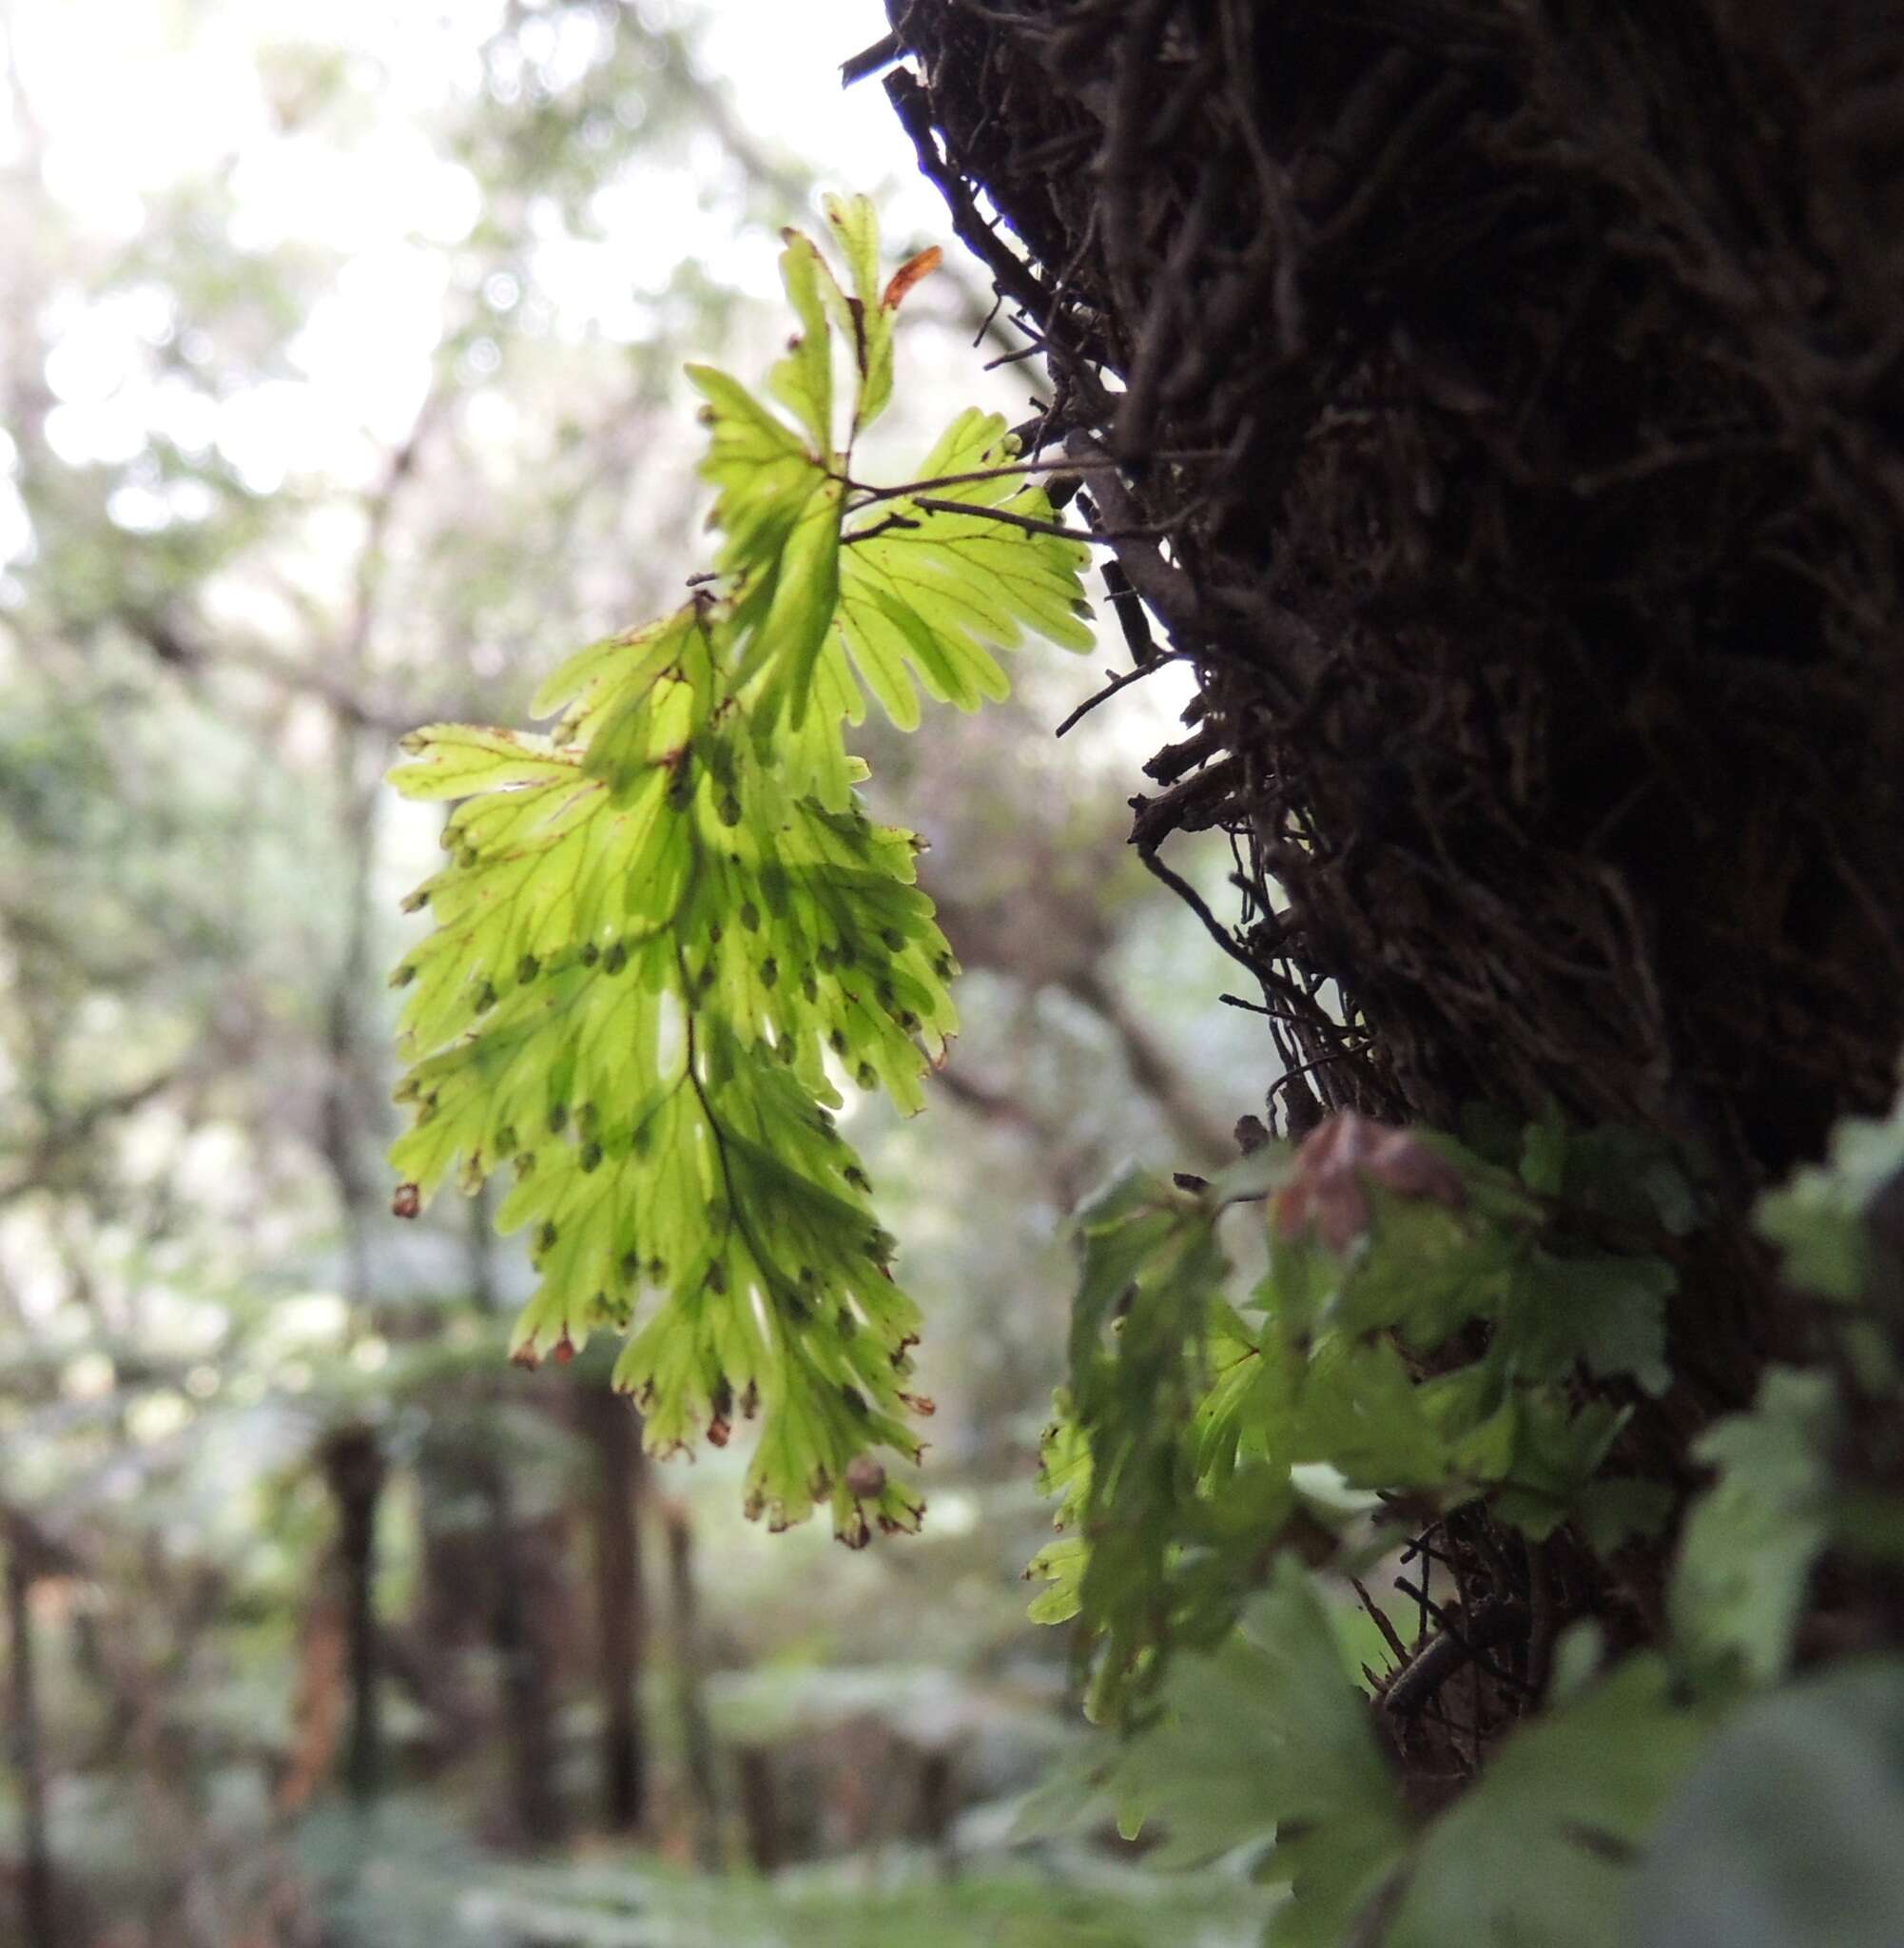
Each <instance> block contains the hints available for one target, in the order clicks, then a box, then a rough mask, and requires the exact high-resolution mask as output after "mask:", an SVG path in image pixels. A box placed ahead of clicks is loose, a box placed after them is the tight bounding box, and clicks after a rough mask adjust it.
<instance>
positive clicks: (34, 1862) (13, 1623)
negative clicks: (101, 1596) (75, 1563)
mask: <svg viewBox="0 0 1904 1948" xmlns="http://www.w3.org/2000/svg"><path fill="white" fill-rule="evenodd" d="M0 1540H4V1541H5V1543H6V1546H7V1643H8V1664H7V1670H8V1681H7V1719H8V1740H7V1744H8V1756H9V1758H10V1760H11V1761H12V1764H13V1773H14V1777H15V1779H16V1780H17V1782H18V1784H19V1793H20V1927H21V1936H20V1939H21V1943H22V1948H59V1937H58V1930H57V1924H56V1921H55V1918H54V1914H53V1862H52V1855H51V1853H50V1851H49V1847H48V1844H47V1780H46V1757H45V1753H44V1751H43V1749H42V1745H41V1734H40V1700H39V1693H38V1688H37V1685H36V1683H35V1676H34V1670H33V1620H32V1616H31V1613H30V1607H29V1597H30V1595H31V1593H32V1587H33V1568H32V1563H31V1561H30V1559H29V1558H30V1552H31V1541H30V1538H29V1536H28V1535H27V1533H26V1531H25V1529H24V1528H23V1526H22V1525H21V1524H20V1523H18V1522H16V1521H11V1520H10V1521H9V1522H8V1523H7V1525H6V1532H5V1535H4V1537H0Z"/></svg>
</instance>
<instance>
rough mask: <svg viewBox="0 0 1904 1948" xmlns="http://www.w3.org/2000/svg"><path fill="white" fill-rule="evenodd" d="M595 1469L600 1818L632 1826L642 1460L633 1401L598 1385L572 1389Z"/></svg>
mask: <svg viewBox="0 0 1904 1948" xmlns="http://www.w3.org/2000/svg"><path fill="white" fill-rule="evenodd" d="M576 1397H577V1400H578V1403H579V1406H580V1410H581V1416H582V1424H583V1428H584V1431H585V1432H586V1433H587V1435H588V1438H589V1443H590V1446H591V1448H592V1449H593V1457H594V1466H595V1616H596V1644H597V1654H598V1657H599V1660H600V1666H599V1669H600V1688H601V1700H602V1781H601V1784H602V1819H603V1821H604V1823H605V1824H606V1825H607V1826H608V1828H609V1830H610V1831H611V1832H612V1833H634V1832H637V1831H639V1829H640V1827H641V1823H642V1820H643V1818H644V1816H645V1814H646V1812H647V1805H648V1739H647V1729H646V1727H645V1725H644V1724H643V1722H642V1712H641V1674H642V1670H643V1668H644V1666H646V1664H647V1649H648V1601H647V1593H646V1591H645V1589H644V1588H643V1586H642V1576H641V1504H642V1500H643V1488H644V1484H645V1479H646V1473H647V1467H646V1461H645V1458H644V1456H643V1454H642V1451H641V1438H640V1432H641V1423H640V1418H639V1416H638V1415H637V1413H636V1412H635V1409H634V1407H633V1405H632V1404H631V1402H630V1401H628V1400H627V1399H625V1398H624V1397H623V1396H622V1395H621V1394H619V1393H614V1392H612V1390H611V1389H609V1388H607V1387H603V1386H587V1385H584V1386H582V1387H580V1388H578V1389H577V1394H576Z"/></svg>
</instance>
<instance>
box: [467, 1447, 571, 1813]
mask: <svg viewBox="0 0 1904 1948" xmlns="http://www.w3.org/2000/svg"><path fill="white" fill-rule="evenodd" d="M485 1489H486V1493H487V1496H488V1500H489V1508H490V1549H489V1563H490V1568H491V1572H492V1575H493V1579H494V1580H493V1582H492V1584H491V1589H492V1594H493V1607H492V1610H491V1618H490V1642H491V1643H492V1645H493V1646H495V1653H496V1659H497V1662H498V1663H499V1665H500V1666H501V1670H502V1711H503V1721H504V1724H505V1725H506V1727H507V1732H508V1744H509V1755H510V1757H509V1777H510V1810H511V1814H512V1817H513V1821H514V1823H515V1829H516V1831H517V1832H518V1833H519V1834H520V1835H521V1836H522V1838H523V1840H524V1841H527V1842H528V1844H529V1845H531V1846H534V1847H549V1846H554V1845H555V1844H556V1843H557V1842H558V1841H560V1840H561V1838H562V1836H563V1833H564V1830H565V1828H566V1826H567V1823H568V1822H567V1821H566V1819H565V1817H564V1814H563V1808H562V1796H561V1790H560V1785H559V1781H558V1758H559V1754H558V1751H557V1747H556V1743H555V1714H556V1704H555V1689H554V1684H553V1683H552V1682H551V1671H550V1662H551V1660H550V1655H549V1647H548V1646H547V1644H546V1643H545V1641H544V1634H545V1633H544V1632H543V1630H542V1629H541V1628H540V1627H538V1624H539V1620H538V1619H537V1618H536V1617H535V1616H534V1613H533V1611H532V1609H531V1607H530V1605H531V1600H532V1593H533V1591H534V1590H535V1589H537V1588H546V1587H547V1586H546V1580H545V1579H543V1578H540V1577H534V1576H532V1575H531V1574H530V1569H529V1564H528V1562H527V1560H526V1554H525V1549H524V1537H523V1534H522V1531H521V1528H520V1525H519V1524H518V1522H517V1520H516V1516H515V1497H514V1495H513V1494H512V1493H511V1492H510V1485H509V1474H508V1471H507V1469H506V1468H504V1467H492V1468H491V1469H490V1470H489V1471H488V1478H487V1481H486V1483H485Z"/></svg>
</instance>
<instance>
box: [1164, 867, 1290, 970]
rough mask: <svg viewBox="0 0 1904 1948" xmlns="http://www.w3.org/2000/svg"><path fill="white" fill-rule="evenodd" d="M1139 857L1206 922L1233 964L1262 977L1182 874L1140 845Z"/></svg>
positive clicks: (1208, 929) (1213, 937)
mask: <svg viewBox="0 0 1904 1948" xmlns="http://www.w3.org/2000/svg"><path fill="white" fill-rule="evenodd" d="M1137 857H1138V858H1139V859H1141V860H1142V861H1143V862H1144V865H1145V867H1148V869H1149V870H1150V871H1151V872H1152V873H1153V874H1154V875H1155V876H1156V878H1158V879H1160V880H1162V882H1163V883H1164V885H1165V886H1168V887H1169V888H1170V889H1171V891H1172V892H1174V893H1175V895H1176V896H1177V898H1178V899H1179V900H1181V901H1182V902H1183V904H1184V905H1185V906H1188V907H1189V908H1190V910H1191V911H1192V912H1193V913H1195V915H1196V917H1197V918H1198V919H1199V920H1200V921H1202V923H1203V925H1204V930H1205V931H1206V932H1207V933H1208V934H1209V935H1210V938H1211V939H1212V940H1214V942H1215V943H1216V945H1218V946H1219V947H1221V948H1222V949H1223V951H1224V952H1225V953H1226V954H1228V955H1229V956H1230V958H1231V959H1232V960H1233V961H1234V962H1236V963H1237V964H1238V965H1239V966H1244V967H1247V968H1249V970H1250V972H1251V973H1252V974H1260V969H1259V968H1258V967H1257V965H1256V964H1255V962H1254V961H1253V960H1252V959H1251V958H1250V956H1249V955H1248V954H1247V953H1246V952H1244V950H1243V948H1242V947H1241V946H1239V945H1237V943H1236V940H1235V937H1234V935H1233V934H1232V933H1231V932H1230V929H1229V928H1228V927H1226V926H1225V925H1223V923H1222V922H1221V921H1220V920H1218V919H1217V917H1216V916H1215V914H1214V913H1213V912H1212V911H1211V910H1210V907H1209V904H1208V903H1207V902H1206V901H1205V899H1204V897H1203V895H1202V894H1201V893H1199V892H1198V891H1197V890H1196V888H1195V886H1192V885H1191V883H1190V882H1189V881H1188V880H1187V879H1185V878H1184V877H1183V875H1182V874H1181V873H1176V872H1173V871H1172V870H1171V869H1170V867H1167V866H1166V865H1165V864H1164V863H1163V861H1162V860H1161V859H1159V858H1158V857H1157V856H1156V851H1155V850H1154V849H1153V848H1151V847H1144V846H1139V847H1137Z"/></svg>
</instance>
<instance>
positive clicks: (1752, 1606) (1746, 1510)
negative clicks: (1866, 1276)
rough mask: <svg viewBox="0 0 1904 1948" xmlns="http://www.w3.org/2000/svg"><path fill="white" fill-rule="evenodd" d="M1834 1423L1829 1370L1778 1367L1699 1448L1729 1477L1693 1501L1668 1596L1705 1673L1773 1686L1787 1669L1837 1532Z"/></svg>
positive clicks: (1685, 1643) (1682, 1637) (1684, 1643)
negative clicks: (1811, 1590)
mask: <svg viewBox="0 0 1904 1948" xmlns="http://www.w3.org/2000/svg"><path fill="white" fill-rule="evenodd" d="M1836 1424H1837V1412H1836V1393H1835V1389H1834V1387H1833V1383H1832V1379H1831V1376H1830V1375H1829V1374H1828V1373H1803V1372H1799V1371H1798V1370H1797V1369H1796V1368H1793V1367H1776V1366H1775V1367H1768V1368H1767V1369H1766V1371H1765V1376H1764V1378H1763V1379H1762V1380H1761V1382H1760V1383H1759V1389H1758V1400H1757V1401H1756V1402H1755V1403H1754V1406H1753V1409H1752V1412H1750V1413H1737V1414H1734V1415H1732V1416H1731V1417H1730V1418H1729V1419H1726V1420H1721V1421H1719V1423H1718V1424H1717V1425H1716V1426H1715V1427H1713V1428H1712V1429H1710V1430H1709V1431H1708V1432H1706V1433H1705V1434H1704V1435H1703V1436H1702V1437H1701V1439H1700V1442H1699V1443H1698V1445H1697V1446H1696V1447H1695V1449H1694V1453H1695V1454H1696V1455H1697V1456H1698V1458H1699V1459H1700V1460H1701V1461H1704V1462H1706V1463H1708V1464H1710V1465H1711V1466H1713V1467H1716V1468H1717V1469H1718V1470H1719V1479H1718V1480H1717V1481H1716V1482H1715V1483H1714V1484H1713V1486H1712V1487H1711V1488H1709V1489H1708V1490H1706V1491H1705V1493H1704V1494H1703V1495H1701V1496H1700V1499H1699V1500H1698V1501H1697V1502H1696V1503H1695V1504H1694V1505H1693V1510H1692V1514H1691V1515H1690V1517H1689V1518H1688V1520H1687V1523H1686V1529H1685V1535H1684V1539H1683V1540H1682V1542H1681V1546H1680V1559H1679V1563H1678V1566H1677V1568H1676V1569H1675V1571H1674V1576H1673V1584H1672V1588H1671V1590H1670V1592H1669V1599H1668V1609H1669V1613H1670V1615H1671V1619H1672V1624H1673V1631H1674V1637H1675V1645H1676V1649H1677V1650H1678V1652H1679V1654H1680V1655H1681V1657H1682V1659H1683V1660H1684V1661H1685V1663H1686V1664H1687V1665H1688V1666H1690V1667H1691V1668H1692V1669H1693V1670H1694V1671H1695V1672H1698V1673H1700V1674H1705V1675H1711V1674H1722V1673H1723V1672H1725V1671H1727V1670H1737V1671H1739V1673H1741V1674H1743V1675H1744V1676H1746V1677H1749V1678H1752V1679H1755V1680H1757V1681H1759V1682H1764V1681H1766V1680H1768V1679H1771V1678H1774V1677H1777V1676H1778V1674H1779V1672H1780V1671H1782V1670H1783V1669H1784V1667H1785V1665H1786V1663H1787V1661H1788V1660H1789V1658H1790V1655H1791V1649H1792V1637H1793V1633H1794V1631H1795V1630H1796V1629H1797V1623H1798V1618H1799V1615H1800V1614H1801V1612H1802V1610H1803V1607H1804V1600H1805V1589H1806V1586H1807V1584H1808V1583H1809V1581H1810V1578H1811V1572H1812V1568H1813V1565H1814V1564H1815V1563H1816V1562H1817V1558H1818V1556H1819V1554H1820V1553H1821V1552H1822V1551H1823V1549H1824V1547H1825V1544H1826V1542H1827V1540H1828V1539H1829V1537H1830V1533H1831V1522H1832V1499H1831V1487H1832V1477H1831V1467H1830V1458H1829V1445H1830V1442H1831V1440H1832V1438H1833V1435H1834V1433H1835V1432H1836Z"/></svg>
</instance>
